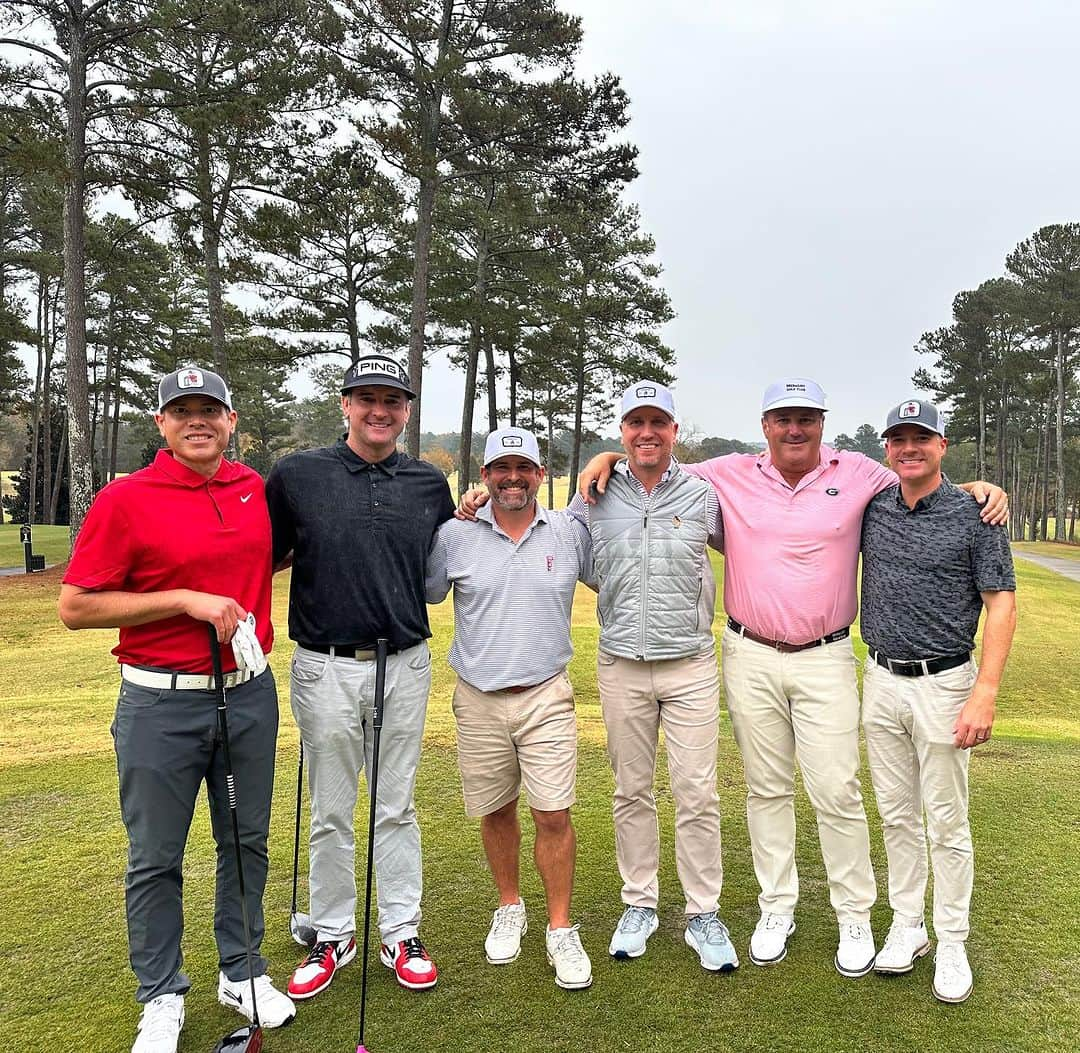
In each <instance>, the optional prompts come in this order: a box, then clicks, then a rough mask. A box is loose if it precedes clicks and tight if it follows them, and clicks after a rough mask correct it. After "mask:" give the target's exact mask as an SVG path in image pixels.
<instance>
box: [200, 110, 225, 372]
mask: <svg viewBox="0 0 1080 1053" xmlns="http://www.w3.org/2000/svg"><path fill="white" fill-rule="evenodd" d="M195 141H196V147H197V150H198V164H199V172H198V181H199V225H200V227H201V233H202V241H203V265H204V267H205V269H206V310H207V315H208V321H209V323H210V348H211V351H212V353H213V355H214V371H215V372H216V373H220V374H221V376H223V377H224V378H225V383H226V384H227V383H228V382H229V359H228V354H227V352H226V350H225V307H224V303H223V301H222V290H221V230H220V228H219V227H218V224H217V219H216V217H215V215H214V188H213V185H212V183H211V178H210V133H209V132H208V131H207V130H206V129H205V128H199V129H197V130H196V132H195Z"/></svg>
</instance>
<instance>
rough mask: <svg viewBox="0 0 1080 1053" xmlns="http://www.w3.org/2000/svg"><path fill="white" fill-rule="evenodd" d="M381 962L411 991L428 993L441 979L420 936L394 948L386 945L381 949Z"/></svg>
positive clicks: (397, 944)
mask: <svg viewBox="0 0 1080 1053" xmlns="http://www.w3.org/2000/svg"><path fill="white" fill-rule="evenodd" d="M379 961H381V962H382V963H383V965H385V966H386V967H387V968H388V969H393V970H394V975H395V976H396V977H397V982H398V983H399V984H401V986H402V987H407V988H409V990H410V991H426V990H427V989H428V988H429V987H434V986H435V984H436V982H437V981H438V979H439V971H438V970H437V969H436V968H435V963H434V962H433V961H432V960H431V955H430V954H428V952H427V951H426V950H425V949H424V945H423V944H422V943H421V942H420V937H419V936H413V937H412V939H410V940H401V941H399V942H398V943H396V944H394V946H393V947H390V946H387V944H385V943H384V944H383V945H382V946H381V947H380V949H379Z"/></svg>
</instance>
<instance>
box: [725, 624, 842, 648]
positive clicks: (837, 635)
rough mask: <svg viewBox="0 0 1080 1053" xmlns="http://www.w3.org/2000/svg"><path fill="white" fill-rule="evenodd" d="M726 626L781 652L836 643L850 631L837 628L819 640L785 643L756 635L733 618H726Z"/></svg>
mask: <svg viewBox="0 0 1080 1053" xmlns="http://www.w3.org/2000/svg"><path fill="white" fill-rule="evenodd" d="M727 623H728V628H729V629H730V630H731V631H732V632H733V633H738V634H739V635H740V636H745V637H746V639H747V640H753V641H754V643H759V644H764V645H765V646H766V647H771V648H772V649H773V650H774V651H780V652H781V653H782V654H796V653H798V652H799V651H809V650H810V648H811V647H821V646H822V645H823V644H830V643H836V641H837V640H846V639H847V638H848V636H849V635H850V633H851V629H850V628H847V627H845V628H843V629H837V630H836V632H834V633H829V635H828V636H822V637H821V639H819V640H811V641H810V642H809V643H785V642H784V641H783V640H769V639H767V638H766V637H764V636H758V634H757V633H754V632H751V631H750V630H749V629H747V627H746V626H745V625H742V624H740V623H739V622H737V621H735V619H734V618H728V620H727Z"/></svg>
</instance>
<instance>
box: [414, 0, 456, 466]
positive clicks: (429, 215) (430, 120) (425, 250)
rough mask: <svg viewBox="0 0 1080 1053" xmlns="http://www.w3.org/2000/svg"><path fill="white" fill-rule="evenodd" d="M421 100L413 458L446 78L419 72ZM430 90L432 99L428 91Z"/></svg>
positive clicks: (443, 44)
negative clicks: (442, 79) (430, 77)
mask: <svg viewBox="0 0 1080 1053" xmlns="http://www.w3.org/2000/svg"><path fill="white" fill-rule="evenodd" d="M453 17H454V0H443V4H442V17H441V19H440V22H439V41H438V49H437V58H436V62H435V68H436V70H438V69H440V67H442V65H443V63H444V62H445V60H446V53H447V49H448V47H449V42H450V24H451V22H452V21H453ZM416 78H417V80H418V81H419V82H420V83H421V85H423V86H422V87H419V88H418V93H419V94H420V96H421V97H420V98H418V99H417V102H418V109H419V112H420V166H421V167H420V177H419V184H420V185H419V190H418V193H417V199H416V237H415V239H414V242H413V287H412V312H411V317H410V320H409V386H410V387H411V388H412V389H413V391H414V392H415V393H416V400H415V402H414V403H413V410H412V416H410V417H409V424H408V430H407V435H406V438H407V449H408V452H409V454H410V455H411V456H413V457H419V456H420V411H421V409H422V408H423V399H422V397H421V393H422V389H423V384H424V345H425V340H426V335H425V334H426V330H427V315H428V275H429V272H430V265H431V230H432V224H433V222H434V216H435V194H436V191H437V190H438V184H439V138H440V134H441V131H442V98H443V86H442V82H441V81H440V80H439V79H438V76H436V78H434V79H432V80H431V81H430V83H429V82H428V78H427V75H426V74H422V73H421V72H420V71H419V70H418V71H417V73H416ZM425 90H426V91H427V92H429V94H428V95H427V97H426V98H425V97H424V96H423V93H424V91H425Z"/></svg>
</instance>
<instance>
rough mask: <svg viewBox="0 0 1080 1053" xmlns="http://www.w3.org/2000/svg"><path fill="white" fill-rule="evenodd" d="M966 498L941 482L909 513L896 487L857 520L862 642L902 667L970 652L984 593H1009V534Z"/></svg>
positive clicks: (1013, 583)
mask: <svg viewBox="0 0 1080 1053" xmlns="http://www.w3.org/2000/svg"><path fill="white" fill-rule="evenodd" d="M980 511H981V509H980V506H979V504H978V503H977V502H975V501H973V500H972V499H971V496H970V494H968V493H967V492H966V491H964V490H961V489H960V488H959V487H958V486H954V485H953V484H952V483H950V482H949V481H948V479H943V480H942V483H941V486H939V487H938V488H937V489H936V490H935V491H934V492H933V493H931V494H927V496H926V497H923V498H920V499H919V500H918V501H916V502H915V507H914V508H908V506H907V504H906V503H905V502H904V498H903V496H902V495H901V493H900V487H899V486H891V487H889V489H888V490H882V492H881V493H880V494H878V495H877V496H876V497H875V498H874V499H873V500H872V501H871V502H870V504H869V505H867V506H866V512H865V514H864V515H863V526H862V557H863V561H862V611H861V614H860V615H859V629H860V633H861V635H862V638H863V639H864V640H865V641H866V642H867V644H869V645H870V646H871V647H872V648H874V650H876V651H880V652H881V653H882V654H883V655H885V657H887V658H892V659H896V660H901V661H911V660H924V659H927V658H937V657H944V656H948V655H956V654H963V653H964V652H966V651H971V650H972V649H973V648H974V646H975V632H976V630H977V629H978V627H979V616H980V615H981V614H982V608H983V602H982V596H981V595H980V593H983V592H1015V591H1016V576H1015V574H1014V573H1013V562H1012V551H1011V550H1010V548H1009V535H1008V533H1007V532H1006V530H1005V528H1004V527H1001V526H990V525H988V524H987V523H984V522H983V521H982V519H981V518H980V516H979V513H980Z"/></svg>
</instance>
